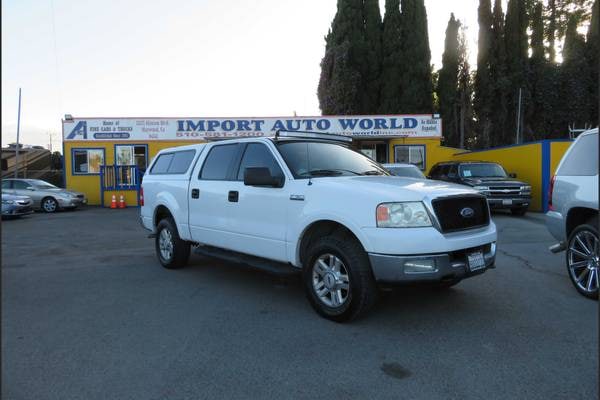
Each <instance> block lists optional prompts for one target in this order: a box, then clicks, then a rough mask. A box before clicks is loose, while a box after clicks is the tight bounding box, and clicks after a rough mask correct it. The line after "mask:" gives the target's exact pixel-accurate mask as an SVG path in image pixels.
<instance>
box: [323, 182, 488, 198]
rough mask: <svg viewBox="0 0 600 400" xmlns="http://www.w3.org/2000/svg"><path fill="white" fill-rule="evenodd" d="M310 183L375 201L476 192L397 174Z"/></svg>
mask: <svg viewBox="0 0 600 400" xmlns="http://www.w3.org/2000/svg"><path fill="white" fill-rule="evenodd" d="M312 181H313V184H315V185H317V184H321V183H322V184H327V185H328V186H331V188H332V189H333V190H340V191H342V192H346V190H348V191H351V192H354V193H356V190H357V189H360V195H361V197H362V196H368V197H371V198H373V197H375V198H376V199H377V201H379V202H386V201H421V200H423V199H425V198H429V199H434V198H436V197H442V196H453V195H461V194H479V192H477V191H475V190H472V189H470V188H469V187H467V186H464V185H457V184H454V183H448V182H442V181H434V180H428V179H414V178H404V177H398V176H349V177H331V178H329V177H328V178H318V179H313V180H312Z"/></svg>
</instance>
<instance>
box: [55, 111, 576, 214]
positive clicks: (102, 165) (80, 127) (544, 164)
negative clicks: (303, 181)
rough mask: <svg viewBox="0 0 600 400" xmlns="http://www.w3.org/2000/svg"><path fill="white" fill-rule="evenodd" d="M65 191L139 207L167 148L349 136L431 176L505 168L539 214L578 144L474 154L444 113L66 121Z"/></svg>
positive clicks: (380, 156) (370, 152)
mask: <svg viewBox="0 0 600 400" xmlns="http://www.w3.org/2000/svg"><path fill="white" fill-rule="evenodd" d="M62 130H63V155H64V173H65V185H66V187H67V188H70V189H74V190H78V191H81V192H83V193H85V194H86V195H87V196H88V199H89V204H92V205H109V204H110V201H111V198H112V195H113V194H115V195H117V196H119V195H121V194H122V195H123V196H124V197H125V200H126V203H127V205H129V206H135V205H137V203H138V197H139V189H140V183H141V179H140V177H141V175H143V173H144V171H145V170H146V168H147V167H148V165H149V164H150V162H151V160H152V158H153V157H154V156H155V155H156V154H157V153H158V152H159V151H160V150H162V149H164V148H168V147H174V146H182V145H187V144H192V143H202V142H207V141H213V140H222V139H230V138H248V137H268V136H274V135H275V133H276V132H277V131H278V130H280V131H308V132H318V133H329V134H338V135H346V136H350V137H352V138H353V141H352V144H351V146H352V147H353V148H355V149H356V150H358V151H360V152H362V153H363V154H365V155H367V156H369V157H371V158H372V159H374V160H376V161H378V162H380V163H411V164H414V165H416V166H417V167H419V168H420V169H421V170H422V171H423V172H424V173H427V172H428V171H429V169H430V168H431V167H432V166H433V165H434V164H435V163H437V162H440V161H448V160H461V159H463V160H485V161H495V162H499V163H501V164H502V165H503V166H504V167H505V169H507V171H509V172H516V173H517V174H518V176H519V178H520V179H523V180H526V181H528V182H530V183H531V185H532V194H533V199H532V206H531V208H532V209H533V210H536V209H537V210H543V209H544V207H545V195H544V190H546V189H547V185H548V183H549V180H550V174H551V173H552V172H553V171H554V169H555V168H556V166H557V164H558V161H560V157H561V156H562V154H563V153H564V151H565V150H566V149H567V148H568V146H569V144H570V142H569V141H564V140H554V141H550V140H545V141H540V142H533V143H526V144H523V145H518V146H507V147H501V148H495V149H490V150H485V151H476V152H468V151H464V150H461V149H455V148H450V147H444V146H442V145H441V138H442V120H441V119H440V118H439V116H438V115H431V114H428V115H369V116H360V115H358V116H319V117H296V116H294V117H265V118H260V117H258V118H257V117H253V118H202V117H200V118H73V117H72V116H70V115H66V116H65V119H63V121H62Z"/></svg>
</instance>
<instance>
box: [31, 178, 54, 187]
mask: <svg viewBox="0 0 600 400" xmlns="http://www.w3.org/2000/svg"><path fill="white" fill-rule="evenodd" d="M27 182H29V184H30V185H31V186H33V187H34V188H36V189H57V187H56V186H54V185H52V184H51V183H48V182H44V181H37V180H36V181H27Z"/></svg>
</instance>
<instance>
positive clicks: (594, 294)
mask: <svg viewBox="0 0 600 400" xmlns="http://www.w3.org/2000/svg"><path fill="white" fill-rule="evenodd" d="M596 222H597V221H596V220H593V219H592V220H590V221H587V222H586V223H585V224H582V225H579V226H578V227H576V228H575V229H573V232H571V234H570V235H569V239H568V240H567V251H566V265H567V273H568V274H569V279H570V280H571V283H572V284H573V286H575V289H577V291H578V292H579V293H580V294H582V295H583V296H585V297H587V298H590V299H594V300H598V281H600V276H598V274H599V273H600V267H599V266H598V256H599V255H598V254H597V253H596V254H595V257H596V258H595V260H592V263H594V264H595V265H596V267H595V268H594V269H588V270H587V271H584V269H586V268H587V267H580V268H571V261H573V262H577V261H583V258H581V257H580V256H578V255H577V254H573V253H574V252H573V251H572V250H571V249H572V248H573V247H575V250H580V251H581V250H583V249H582V248H581V246H580V245H579V244H578V243H576V241H577V239H576V238H577V236H580V235H581V234H583V235H588V234H591V235H593V237H595V239H596V240H598V238H600V236H598V228H597V226H596V225H595V223H596ZM590 239H591V236H590ZM584 240H585V239H584ZM592 251H593V250H592ZM572 257H573V259H572V260H571V258H572ZM592 271H594V272H593V274H594V275H595V278H594V277H593V276H592V278H591V280H592V284H593V285H594V286H595V288H593V287H592V288H591V289H592V290H588V289H587V286H588V283H589V282H590V281H589V280H586V278H588V279H589V278H590V275H591V274H592ZM584 273H585V274H586V276H585V277H583V278H581V277H582V275H583V274H584ZM578 277H579V278H580V280H578V279H577V278H578ZM594 279H595V282H594V281H593V280H594ZM579 283H581V284H582V285H583V286H585V287H581V286H580V285H579Z"/></svg>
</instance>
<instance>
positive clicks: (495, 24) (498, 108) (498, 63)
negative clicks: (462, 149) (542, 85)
mask: <svg viewBox="0 0 600 400" xmlns="http://www.w3.org/2000/svg"><path fill="white" fill-rule="evenodd" d="M490 46H491V50H490V52H489V61H490V64H489V71H490V73H489V74H490V75H489V76H490V87H491V96H492V99H491V101H490V104H491V106H490V108H489V109H490V112H491V117H490V120H491V127H490V141H489V145H490V146H497V145H499V144H501V143H502V138H503V136H504V132H505V129H506V118H507V115H508V104H507V93H508V88H509V87H510V82H509V80H508V78H507V76H506V46H505V42H504V12H503V11H502V2H501V0H496V1H495V2H494V11H493V14H492V29H491V39H490Z"/></svg>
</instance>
